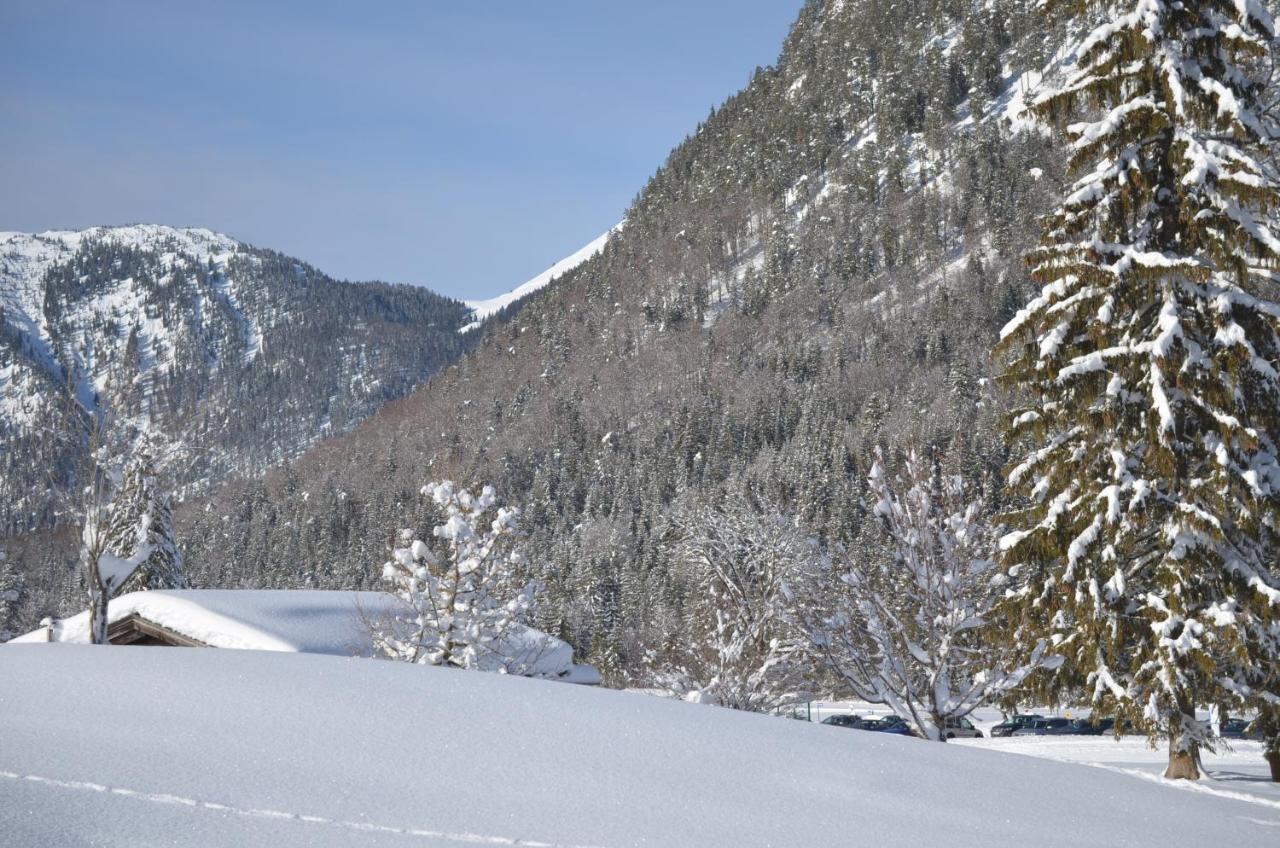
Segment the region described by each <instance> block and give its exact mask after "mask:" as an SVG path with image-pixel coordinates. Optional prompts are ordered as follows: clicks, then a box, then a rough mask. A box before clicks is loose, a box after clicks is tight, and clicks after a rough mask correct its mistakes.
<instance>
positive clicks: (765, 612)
mask: <svg viewBox="0 0 1280 848" xmlns="http://www.w3.org/2000/svg"><path fill="white" fill-rule="evenodd" d="M672 524H673V528H674V529H675V531H676V533H677V538H678V541H677V542H676V545H675V556H676V559H677V561H678V562H679V563H680V565H681V567H683V568H685V569H688V570H689V571H690V572H691V578H692V579H691V581H690V582H691V584H692V585H693V586H694V587H695V588H694V592H695V594H694V596H693V597H692V599H691V600H690V601H689V607H688V618H689V627H688V631H687V633H686V642H685V643H684V644H682V645H677V646H675V647H674V650H673V651H672V657H671V659H670V662H668V663H667V664H665V665H664V666H662V667H660V670H658V671H657V672H656V673H655V674H654V675H653V676H654V679H655V682H657V683H658V684H659V685H661V686H663V687H664V688H666V689H668V690H669V691H671V692H672V693H673V694H675V695H678V696H680V697H682V698H684V699H685V700H689V701H697V702H699V703H707V704H714V705H716V706H722V707H728V708H730V709H735V710H749V711H753V712H769V711H771V710H775V709H778V708H780V707H784V706H786V705H787V704H789V703H794V702H795V701H797V700H800V699H801V698H802V696H803V693H804V690H805V686H806V672H807V671H808V668H809V665H808V663H807V662H806V660H805V655H804V648H805V646H804V640H803V632H802V630H801V628H800V627H799V625H798V620H797V617H796V616H795V615H794V613H793V610H792V604H793V600H794V595H793V587H794V586H795V585H796V584H798V583H802V582H804V581H805V580H806V579H807V578H808V575H810V574H811V573H812V572H813V571H815V570H816V566H817V562H818V560H819V558H820V552H819V550H818V548H817V541H816V540H815V539H814V538H813V536H812V534H809V533H806V532H804V531H803V530H802V529H801V528H800V527H798V526H797V524H796V522H795V520H794V519H790V518H787V517H786V516H784V515H782V514H781V513H779V512H778V511H777V510H776V509H773V508H770V507H768V506H767V505H761V506H760V507H759V508H757V507H756V506H752V505H751V504H749V503H747V502H746V499H745V498H744V499H741V500H734V501H731V502H726V503H723V504H720V505H716V506H706V505H704V506H695V507H693V508H691V509H688V510H687V511H680V512H677V514H676V515H675V516H674V517H673V519H672Z"/></svg>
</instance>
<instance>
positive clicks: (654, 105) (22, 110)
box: [0, 0, 802, 297]
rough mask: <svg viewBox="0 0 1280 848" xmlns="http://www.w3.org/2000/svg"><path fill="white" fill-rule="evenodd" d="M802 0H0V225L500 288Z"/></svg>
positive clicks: (697, 112)
mask: <svg viewBox="0 0 1280 848" xmlns="http://www.w3.org/2000/svg"><path fill="white" fill-rule="evenodd" d="M801 4H802V0H632V1H631V2H620V1H619V2H615V0H522V1H521V2H517V0H484V2H480V0H456V1H455V0H448V2H446V0H418V1H417V2H389V0H383V2H367V3H360V2H328V0H305V2H292V0H289V2H282V1H281V0H277V2H256V3H240V2H219V3H195V2H183V0H168V2H111V0H97V1H96V2H93V1H91V0H90V1H87V2H79V3H69V2H60V0H0V80H3V82H0V187H2V188H0V230H28V231H29V230H44V229H51V228H79V227H85V226H91V225H94V224H120V223H133V222H151V223H164V224H175V225H183V226H208V227H212V228H214V229H218V230H222V231H224V232H228V233H230V234H232V235H234V236H236V237H238V238H241V239H244V240H246V241H249V242H252V243H254V244H259V245H261V246H264V247H271V248H274V249H277V250H281V251H284V252H286V253H289V254H292V255H295V256H298V257H300V258H302V259H305V260H307V261H309V262H311V263H313V264H315V265H317V266H318V267H320V268H322V269H324V270H326V271H328V272H329V273H331V274H334V275H335V276H339V277H346V278H350V279H375V278H376V279H385V280H392V281H396V282H412V283H418V284H422V285H426V286H430V287H431V288H434V289H436V290H438V291H441V292H444V293H446V294H450V295H454V296H457V297H484V296H489V295H493V294H497V293H499V292H502V291H506V290H508V289H510V288H512V287H513V286H515V285H517V284H519V283H521V282H523V281H524V280H525V279H527V278H529V277H532V276H533V275H535V274H537V273H538V272H540V271H542V270H544V269H545V268H546V267H547V266H549V265H550V264H551V263H552V262H553V261H555V260H557V259H559V258H560V257H562V256H564V255H566V254H568V253H571V252H573V251H574V250H576V249H577V248H578V247H580V246H582V245H583V244H585V243H587V242H588V241H590V240H591V239H592V238H594V237H595V236H597V235H599V234H600V233H602V232H604V231H605V230H606V229H608V228H609V227H610V226H612V225H613V224H615V223H617V221H618V220H619V219H620V217H621V215H622V213H623V212H624V211H625V209H626V206H627V205H628V203H629V202H630V201H631V200H632V198H633V197H634V196H635V194H636V193H637V191H639V189H640V188H641V187H642V186H643V184H644V182H645V180H646V179H647V178H648V177H649V176H650V175H651V174H652V173H653V171H654V170H655V169H656V168H657V167H658V165H660V164H661V163H662V161H663V160H664V159H665V157H666V154H667V152H668V151H669V150H670V149H671V148H672V147H673V146H674V145H675V144H677V143H678V142H679V141H680V140H681V139H682V138H683V137H684V136H685V135H686V134H688V133H689V132H692V131H693V129H694V128H695V127H696V125H697V122H698V121H699V120H701V119H702V118H704V117H705V116H706V114H707V112H708V111H709V109H710V108H711V107H712V106H713V105H718V104H719V103H720V102H722V101H723V100H724V99H725V98H726V97H728V96H729V95H730V94H732V93H733V92H735V91H737V90H738V89H740V88H741V87H742V86H743V85H745V83H746V82H747V79H748V78H749V76H750V74H751V72H752V70H753V69H754V68H755V67H756V66H757V65H766V64H771V63H772V62H773V61H774V60H775V59H776V58H777V53H778V50H779V48H780V47H781V44H782V40H783V38H784V37H785V35H786V32H787V30H788V28H789V26H790V24H791V22H792V20H793V19H794V18H795V17H796V15H797V13H798V12H799V9H800V6H801Z"/></svg>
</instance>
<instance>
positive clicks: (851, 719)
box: [822, 715, 864, 730]
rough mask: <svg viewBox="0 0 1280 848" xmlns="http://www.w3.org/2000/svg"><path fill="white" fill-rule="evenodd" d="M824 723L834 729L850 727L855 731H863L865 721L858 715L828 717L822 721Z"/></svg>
mask: <svg viewBox="0 0 1280 848" xmlns="http://www.w3.org/2000/svg"><path fill="white" fill-rule="evenodd" d="M822 723H823V724H829V725H831V726H832V727H850V728H853V729H854V730H861V729H862V725H863V724H864V722H863V720H862V719H861V718H860V717H858V716H856V715H833V716H827V717H826V718H824V719H823V720H822Z"/></svg>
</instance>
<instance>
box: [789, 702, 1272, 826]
mask: <svg viewBox="0 0 1280 848" xmlns="http://www.w3.org/2000/svg"><path fill="white" fill-rule="evenodd" d="M889 712H890V711H889V710H888V709H886V708H885V707H884V706H881V705H874V704H865V703H859V702H854V701H815V702H813V703H811V704H809V705H807V707H801V708H800V709H799V710H798V711H797V713H798V714H799V715H801V716H804V715H809V716H810V717H811V720H812V721H815V722H820V721H822V719H824V718H827V717H828V716H832V715H847V714H853V715H859V716H863V717H876V716H883V715H887V714H888V713H889ZM1027 712H1035V713H1039V714H1040V715H1045V716H1056V715H1061V716H1067V717H1069V718H1085V717H1087V716H1088V715H1089V711H1088V710H1075V711H1073V710H1050V709H1043V708H1041V709H1028V710H1027ZM1002 718H1003V716H1002V715H1001V714H1000V712H999V711H997V710H994V709H980V710H978V711H977V712H975V713H974V714H973V715H972V716H970V719H971V720H972V721H973V724H974V726H975V727H977V728H978V729H979V730H981V731H982V735H983V738H982V739H957V740H953V742H952V744H955V745H963V746H967V747H977V748H983V749H986V750H993V751H1001V752H1004V753H1008V754H1022V755H1025V756H1032V757H1041V758H1044V759H1050V760H1058V761H1060V762H1068V763H1080V764H1082V765H1089V766H1094V767H1096V768H1102V769H1108V770H1111V771H1116V772H1122V773H1126V774H1129V775H1130V776H1132V777H1134V778H1136V779H1145V780H1155V781H1157V782H1161V783H1162V784H1163V785H1165V786H1167V787H1172V788H1174V789H1182V790H1187V791H1194V792H1201V793H1209V794H1217V795H1220V796H1223V797H1236V796H1245V797H1246V798H1248V799H1249V800H1251V801H1253V802H1255V803H1259V804H1262V805H1264V806H1269V807H1271V808H1273V810H1274V811H1277V812H1278V813H1280V783H1274V782H1272V780H1271V777H1270V770H1269V768H1268V766H1267V762H1266V760H1264V759H1263V758H1262V743H1260V742H1252V741H1241V740H1225V741H1224V742H1223V743H1222V748H1221V750H1219V751H1217V752H1212V753H1211V752H1208V751H1206V752H1204V754H1203V760H1204V767H1205V777H1204V779H1203V780H1201V781H1200V782H1199V783H1195V784H1189V783H1185V782H1180V783H1167V782H1163V781H1160V775H1161V774H1162V773H1163V772H1164V769H1165V765H1166V763H1167V760H1168V754H1167V752H1166V751H1165V750H1164V749H1163V748H1152V747H1151V746H1150V745H1149V744H1148V742H1147V739H1146V737H1144V736H1125V737H1122V738H1121V739H1118V740H1117V739H1114V738H1113V737H1111V736H1105V735H1104V736H1018V737H1013V738H1009V737H1005V738H992V736H991V728H992V727H994V726H995V725H996V724H999V723H1000V721H1001V720H1002ZM854 732H857V731H854ZM1277 839H1280V834H1278V835H1277ZM1277 844H1280V842H1277Z"/></svg>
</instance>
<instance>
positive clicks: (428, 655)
mask: <svg viewBox="0 0 1280 848" xmlns="http://www.w3.org/2000/svg"><path fill="white" fill-rule="evenodd" d="M422 494H423V495H424V496H425V497H428V498H430V499H431V501H432V502H433V503H434V504H435V505H436V506H437V507H438V508H439V509H440V510H441V512H442V513H443V522H442V523H441V524H440V525H438V526H437V527H436V528H435V531H434V536H435V539H434V542H435V544H434V545H433V544H431V543H428V542H425V541H423V540H421V539H414V538H413V537H412V533H411V531H402V533H401V541H402V545H401V546H400V547H398V548H396V549H395V550H394V551H393V552H392V557H391V560H390V561H389V562H387V563H386V564H385V565H384V566H383V570H382V574H383V578H384V579H386V580H387V581H389V582H390V583H391V584H392V585H393V587H394V590H393V591H394V594H395V595H396V596H397V597H399V598H400V599H401V600H402V601H404V603H405V611H404V613H402V614H400V615H396V616H392V617H390V618H388V619H387V620H385V621H375V622H372V624H373V628H374V634H373V636H374V644H375V645H376V646H377V648H378V650H379V651H380V652H381V653H382V654H383V655H385V656H387V657H390V658H392V659H397V660H402V661H405V662H412V663H419V664H422V665H440V666H452V667H455V668H480V669H486V670H497V671H500V672H504V673H511V674H526V675H527V674H530V673H531V672H532V671H533V670H534V669H535V668H536V666H537V663H538V660H539V659H540V650H541V649H542V648H540V646H539V645H536V644H530V640H529V638H528V637H529V636H530V631H528V630H527V629H526V628H525V627H524V624H525V622H527V621H528V620H529V618H530V616H531V615H532V612H533V608H534V596H535V594H536V592H537V590H538V588H539V587H538V585H537V583H536V582H526V583H523V584H522V583H521V581H520V579H519V575H520V574H521V572H523V571H524V567H525V559H524V556H523V555H522V554H521V552H520V551H519V550H518V548H517V547H516V545H515V541H516V539H517V537H518V524H517V518H518V516H519V511H518V510H516V509H514V508H508V507H499V506H497V496H496V494H495V493H494V490H493V488H492V487H491V486H485V487H484V489H483V490H482V491H481V493H480V494H479V496H476V495H473V494H472V493H471V492H469V491H468V490H466V489H463V488H460V487H458V486H457V485H455V484H454V483H452V482H450V481H447V480H446V481H443V482H439V483H432V484H431V485H428V486H424V487H423V489H422ZM491 510H492V511H493V513H492V516H491V517H490V512H491ZM544 647H545V649H550V645H546V646H544Z"/></svg>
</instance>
